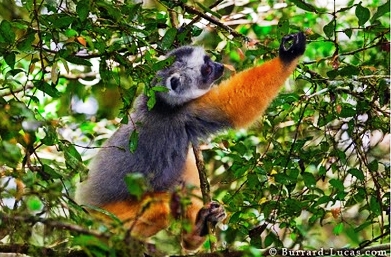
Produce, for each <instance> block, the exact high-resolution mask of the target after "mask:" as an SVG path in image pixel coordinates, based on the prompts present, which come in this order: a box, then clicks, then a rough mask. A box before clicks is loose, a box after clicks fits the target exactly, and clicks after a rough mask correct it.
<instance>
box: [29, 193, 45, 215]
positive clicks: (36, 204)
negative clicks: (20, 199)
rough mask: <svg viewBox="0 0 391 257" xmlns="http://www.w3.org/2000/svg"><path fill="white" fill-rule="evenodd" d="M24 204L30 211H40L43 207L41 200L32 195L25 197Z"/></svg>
mask: <svg viewBox="0 0 391 257" xmlns="http://www.w3.org/2000/svg"><path fill="white" fill-rule="evenodd" d="M26 205H27V207H28V208H29V209H30V210H31V211H40V210H42V207H43V203H42V201H41V200H40V199H39V198H38V197H37V196H34V195H33V196H30V197H28V198H27V201H26Z"/></svg>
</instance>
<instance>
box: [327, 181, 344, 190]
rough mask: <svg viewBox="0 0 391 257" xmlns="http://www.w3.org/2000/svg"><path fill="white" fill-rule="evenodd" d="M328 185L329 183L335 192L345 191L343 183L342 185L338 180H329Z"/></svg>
mask: <svg viewBox="0 0 391 257" xmlns="http://www.w3.org/2000/svg"><path fill="white" fill-rule="evenodd" d="M329 183H330V185H331V186H332V187H334V188H335V189H336V190H337V191H342V192H343V191H344V190H345V187H344V185H343V183H342V181H341V180H338V179H334V178H333V179H330V181H329Z"/></svg>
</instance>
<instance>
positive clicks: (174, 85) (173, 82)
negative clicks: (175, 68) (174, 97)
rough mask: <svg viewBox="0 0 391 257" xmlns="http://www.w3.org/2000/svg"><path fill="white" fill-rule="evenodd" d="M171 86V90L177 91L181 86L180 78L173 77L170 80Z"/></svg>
mask: <svg viewBox="0 0 391 257" xmlns="http://www.w3.org/2000/svg"><path fill="white" fill-rule="evenodd" d="M170 84H171V89H172V90H174V91H175V90H176V89H177V88H178V87H179V84H180V80H179V78H178V77H172V78H171V79H170Z"/></svg>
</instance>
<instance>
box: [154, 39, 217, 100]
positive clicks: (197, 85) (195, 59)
mask: <svg viewBox="0 0 391 257" xmlns="http://www.w3.org/2000/svg"><path fill="white" fill-rule="evenodd" d="M170 56H174V58H175V59H174V62H173V63H172V64H171V65H170V66H169V67H167V68H165V69H163V70H161V71H159V72H158V73H157V81H158V82H157V84H159V85H162V86H165V87H167V88H168V92H162V93H159V97H161V98H162V100H163V101H164V102H166V103H168V104H169V105H172V106H178V105H182V104H184V103H186V102H188V101H190V100H192V99H195V98H198V97H200V96H202V95H203V94H205V93H206V92H208V91H209V90H210V88H211V86H212V84H213V82H214V81H215V80H217V79H218V78H220V77H221V75H222V74H223V70H224V66H223V65H222V64H220V63H217V62H214V61H212V60H211V59H210V57H209V56H207V55H206V53H205V51H204V49H203V48H202V47H195V46H183V47H180V48H177V49H175V50H173V51H171V52H170V53H168V55H167V57H170Z"/></svg>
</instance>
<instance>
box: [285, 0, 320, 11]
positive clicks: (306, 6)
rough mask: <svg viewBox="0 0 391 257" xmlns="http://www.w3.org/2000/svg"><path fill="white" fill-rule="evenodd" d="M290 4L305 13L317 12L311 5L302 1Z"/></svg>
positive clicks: (293, 1) (296, 0)
mask: <svg viewBox="0 0 391 257" xmlns="http://www.w3.org/2000/svg"><path fill="white" fill-rule="evenodd" d="M290 2H292V3H293V4H294V5H296V6H297V7H299V8H300V9H303V10H305V11H307V12H314V13H317V10H316V8H315V7H314V6H313V5H310V4H308V3H306V2H304V1H303V0H290Z"/></svg>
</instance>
